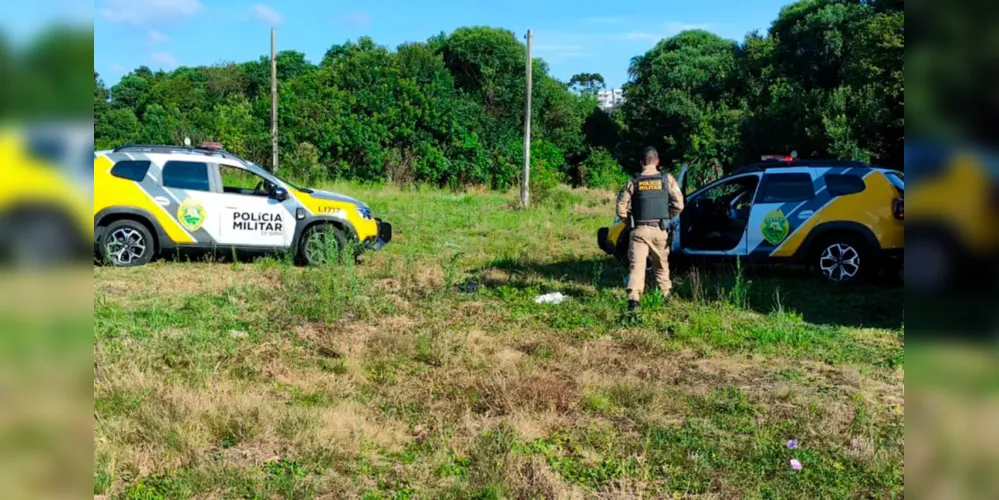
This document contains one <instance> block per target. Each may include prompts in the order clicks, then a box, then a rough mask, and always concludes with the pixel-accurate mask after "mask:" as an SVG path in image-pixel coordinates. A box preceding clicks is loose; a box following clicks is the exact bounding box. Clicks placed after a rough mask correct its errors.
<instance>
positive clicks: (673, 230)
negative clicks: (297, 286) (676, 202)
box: [669, 165, 690, 252]
mask: <svg viewBox="0 0 999 500" xmlns="http://www.w3.org/2000/svg"><path fill="white" fill-rule="evenodd" d="M688 169H689V168H688V167H687V166H686V165H684V166H683V168H681V169H680V175H679V176H678V177H677V178H676V182H677V184H679V185H680V192H681V193H683V204H684V205H686V204H687V171H688ZM669 225H670V240H671V241H672V245H671V246H670V251H671V252H675V251H678V250H680V248H681V244H680V240H681V236H680V235H681V234H683V232H684V231H685V229H684V216H683V212H681V213H680V216H679V217H677V218H675V219H673V220H671V221H669ZM687 225H688V226H689V225H690V221H687Z"/></svg>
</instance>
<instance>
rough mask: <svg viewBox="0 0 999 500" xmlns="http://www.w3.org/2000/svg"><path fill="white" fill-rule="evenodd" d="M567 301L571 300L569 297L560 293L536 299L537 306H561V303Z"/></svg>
mask: <svg viewBox="0 0 999 500" xmlns="http://www.w3.org/2000/svg"><path fill="white" fill-rule="evenodd" d="M566 300H569V297H566V296H565V295H562V294H561V293H559V292H555V293H549V294H547V295H542V296H540V297H538V298H536V299H534V303H535V304H561V303H563V302H565V301H566Z"/></svg>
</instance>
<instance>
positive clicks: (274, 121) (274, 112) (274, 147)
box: [271, 27, 278, 172]
mask: <svg viewBox="0 0 999 500" xmlns="http://www.w3.org/2000/svg"><path fill="white" fill-rule="evenodd" d="M271 154H272V155H273V158H272V159H271V172H277V169H278V101H277V45H276V44H275V41H274V28H273V27H271Z"/></svg>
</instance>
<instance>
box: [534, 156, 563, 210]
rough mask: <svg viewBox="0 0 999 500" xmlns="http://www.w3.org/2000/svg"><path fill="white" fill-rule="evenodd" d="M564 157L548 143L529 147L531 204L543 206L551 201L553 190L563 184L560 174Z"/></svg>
mask: <svg viewBox="0 0 999 500" xmlns="http://www.w3.org/2000/svg"><path fill="white" fill-rule="evenodd" d="M564 165H565V155H564V154H563V153H562V150H561V149H559V147H558V146H556V145H554V144H552V143H550V142H548V141H538V142H536V143H534V144H532V145H531V183H530V184H531V202H532V203H536V204H539V205H544V204H546V203H548V202H549V201H551V198H552V196H553V195H554V192H555V188H557V187H558V186H559V184H562V183H563V182H565V176H564V175H563V174H562V171H563V167H564Z"/></svg>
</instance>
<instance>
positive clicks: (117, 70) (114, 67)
mask: <svg viewBox="0 0 999 500" xmlns="http://www.w3.org/2000/svg"><path fill="white" fill-rule="evenodd" d="M111 71H114V72H115V73H124V72H125V67H124V66H122V65H120V64H118V63H111Z"/></svg>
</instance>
